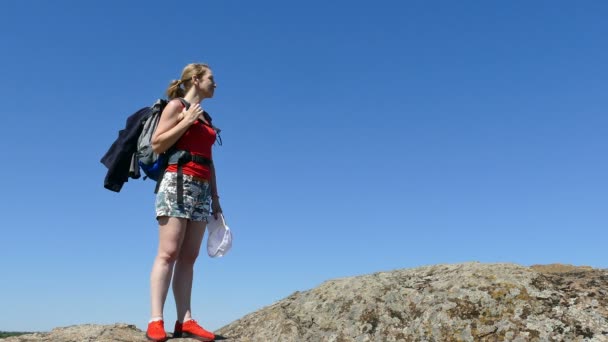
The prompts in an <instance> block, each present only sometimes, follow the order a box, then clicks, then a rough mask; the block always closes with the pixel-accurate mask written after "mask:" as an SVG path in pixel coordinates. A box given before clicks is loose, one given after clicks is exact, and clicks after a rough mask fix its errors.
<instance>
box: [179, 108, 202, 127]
mask: <svg viewBox="0 0 608 342" xmlns="http://www.w3.org/2000/svg"><path fill="white" fill-rule="evenodd" d="M202 114H203V109H202V108H201V105H200V104H198V103H195V104H193V105H191V106H190V108H189V109H188V110H184V111H182V112H181V113H179V116H178V117H177V120H178V121H182V120H186V122H187V123H189V124H193V123H194V122H195V121H196V120H197V119H198V118H199V117H200V116H201V115H202Z"/></svg>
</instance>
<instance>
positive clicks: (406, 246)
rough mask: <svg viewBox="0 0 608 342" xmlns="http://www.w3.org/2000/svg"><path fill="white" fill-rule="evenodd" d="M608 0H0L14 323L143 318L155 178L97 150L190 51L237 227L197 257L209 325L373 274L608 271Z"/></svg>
mask: <svg viewBox="0 0 608 342" xmlns="http://www.w3.org/2000/svg"><path fill="white" fill-rule="evenodd" d="M177 4H179V6H178V5H177ZM606 18H608V3H606V2H604V1H584V2H577V1H519V0H515V1H466V0H465V1H376V2H370V1H367V2H363V1H342V0H340V1H317V0H313V1H300V2H289V1H278V0H277V1H200V0H198V1H189V0H185V1H179V2H171V1H162V2H161V1H118V0H112V1H110V0H104V1H62V0H58V1H46V0H39V1H33V0H22V1H2V2H1V3H0V43H1V47H2V53H1V54H0V74H1V75H2V76H1V77H0V90H1V91H2V99H3V106H4V107H3V110H2V112H3V114H2V118H3V126H2V128H3V129H2V134H1V135H0V146H1V148H2V155H3V156H4V165H5V167H4V168H2V171H0V172H1V173H2V180H3V185H2V189H3V190H2V194H3V196H2V199H1V201H2V203H1V205H0V208H2V224H1V226H2V228H1V229H2V240H1V241H2V243H1V245H2V248H0V266H1V267H0V269H1V273H2V276H1V278H0V279H1V280H0V303H1V305H0V330H9V331H18V330H27V331H32V330H50V329H52V328H54V327H58V326H66V325H72V324H83V323H98V324H109V323H114V322H126V323H131V324H135V325H137V326H138V327H139V328H141V329H144V328H145V325H146V324H147V321H148V319H149V289H148V288H149V273H150V269H151V266H152V261H153V259H154V256H155V253H156V248H157V239H158V235H157V232H158V228H157V226H156V221H155V219H154V193H153V190H154V183H152V182H151V181H144V180H142V179H139V180H131V181H129V182H128V183H127V184H125V186H124V188H123V190H122V191H121V192H120V193H113V192H110V191H108V190H106V189H104V188H103V179H104V177H105V174H106V169H105V167H104V166H103V165H102V164H101V163H100V162H99V160H100V158H101V157H102V156H103V154H104V153H105V152H106V151H107V149H108V148H109V147H110V145H111V143H112V142H113V141H114V139H115V138H116V137H117V134H118V131H119V130H120V129H122V128H123V127H124V123H125V119H126V118H127V116H128V115H130V114H131V113H133V112H134V111H135V110H137V109H139V108H140V107H143V106H145V105H148V104H152V103H153V102H154V101H155V100H156V99H157V98H158V97H162V96H163V94H164V91H165V89H166V87H167V86H168V84H169V82H170V81H171V80H172V79H175V78H179V76H180V73H181V70H182V68H183V67H184V66H185V65H186V64H188V63H190V62H206V63H208V64H209V65H210V66H211V67H212V69H213V71H214V74H215V78H216V80H217V82H218V88H217V90H216V92H215V98H213V99H210V100H205V101H204V102H203V107H204V108H205V109H206V110H207V111H209V112H210V113H211V114H212V115H213V117H214V123H216V125H217V126H219V127H221V128H222V129H223V134H222V136H223V140H224V146H222V147H216V148H215V150H214V158H215V161H216V165H217V172H218V182H219V192H220V196H221V198H222V207H223V209H224V212H225V215H226V220H227V222H228V224H229V225H230V227H231V228H232V229H233V231H234V246H233V250H232V251H231V252H230V254H228V255H227V256H226V257H225V258H223V259H217V260H216V259H210V258H209V257H207V256H206V255H201V257H200V258H199V260H198V262H197V265H196V269H195V285H194V291H193V310H194V316H195V318H197V319H198V320H199V321H200V322H201V323H202V324H203V325H204V326H205V327H208V328H210V329H217V328H220V327H221V326H223V325H225V324H227V323H230V322H232V321H233V320H235V319H238V318H240V317H242V316H243V315H245V314H247V313H249V312H252V311H255V310H257V309H259V308H262V307H263V306H266V305H270V304H272V303H273V302H275V301H277V300H279V299H282V298H284V297H286V296H288V295H289V294H291V293H293V292H294V291H303V290H307V289H310V288H313V287H316V286H318V285H319V284H321V283H322V282H323V281H325V280H329V279H333V278H339V277H345V276H354V275H361V274H366V273H372V272H376V271H387V270H392V269H399V268H411V267H417V266H423V265H430V264H442V263H459V262H468V261H480V262H484V263H494V262H510V263H517V264H521V265H532V264H546V263H556V262H559V263H567V264H575V265H590V266H593V267H598V268H607V267H608V256H607V255H606V246H607V242H608V210H606V205H607V204H608V202H607V198H608V197H607V194H608V181H607V176H608V162H607V155H608V154H607V152H608V151H607V150H608V140H607V134H606V132H607V127H608V116H607V114H606V108H608V96H607V90H608V86H607V80H608V63H607V61H608V45H607V44H606V37H607V36H608V21H606ZM165 317H166V321H167V322H169V323H168V326H169V327H168V328H171V327H172V324H173V321H174V319H175V309H174V302H173V299H172V298H171V296H170V297H169V299H168V301H167V304H166V309H165Z"/></svg>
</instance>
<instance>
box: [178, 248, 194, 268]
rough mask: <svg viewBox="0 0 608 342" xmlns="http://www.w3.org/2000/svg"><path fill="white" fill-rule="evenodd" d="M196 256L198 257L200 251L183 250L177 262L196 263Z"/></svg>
mask: <svg viewBox="0 0 608 342" xmlns="http://www.w3.org/2000/svg"><path fill="white" fill-rule="evenodd" d="M196 258H198V251H195V252H193V251H190V252H187V251H182V253H180V254H179V257H178V259H177V262H179V263H180V264H187V265H194V262H195V261H196Z"/></svg>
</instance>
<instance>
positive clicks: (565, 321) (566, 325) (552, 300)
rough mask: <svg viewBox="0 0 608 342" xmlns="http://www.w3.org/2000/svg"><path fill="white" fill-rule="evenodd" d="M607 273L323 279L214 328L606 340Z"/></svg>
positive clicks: (299, 337) (283, 339)
mask: <svg viewBox="0 0 608 342" xmlns="http://www.w3.org/2000/svg"><path fill="white" fill-rule="evenodd" d="M607 291H608V271H607V270H593V269H590V268H576V267H571V266H560V265H549V266H533V267H523V266H518V265H513V264H480V263H466V264H456V265H438V266H429V267H421V268H416V269H405V270H397V271H392V272H381V273H375V274H371V275H365V276H360V277H352V278H344V279H337V280H331V281H328V282H326V283H324V284H322V285H321V286H319V287H318V288H315V289H313V290H310V291H306V292H296V293H294V294H292V295H291V296H289V297H288V298H286V299H284V300H281V301H279V302H277V303H275V304H273V305H271V306H268V307H266V308H264V309H262V310H259V311H257V312H254V313H252V314H249V315H247V316H245V317H243V318H242V319H240V320H238V321H236V322H234V323H232V324H230V325H228V326H226V327H224V328H222V329H220V330H219V333H220V334H222V335H223V336H226V337H227V338H228V339H229V340H234V341H241V342H246V341H252V342H253V341H280V342H289V341H294V342H295V341H298V342H302V341H310V342H319V341H328V342H329V341H333V342H346V341H378V342H380V341H382V342H386V341H437V342H444V341H608V311H607V309H608V297H607V296H606V295H607Z"/></svg>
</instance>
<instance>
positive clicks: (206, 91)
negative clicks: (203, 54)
mask: <svg viewBox="0 0 608 342" xmlns="http://www.w3.org/2000/svg"><path fill="white" fill-rule="evenodd" d="M196 87H197V88H198V91H199V92H200V93H201V94H202V95H203V96H204V97H206V98H211V97H213V92H214V91H215V87H217V85H216V84H215V79H214V78H213V72H212V71H211V69H209V70H207V72H205V74H204V75H201V76H199V77H198V82H196Z"/></svg>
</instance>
